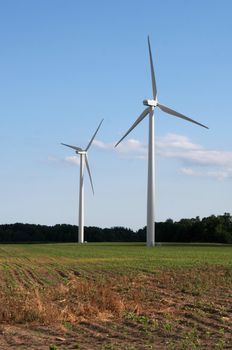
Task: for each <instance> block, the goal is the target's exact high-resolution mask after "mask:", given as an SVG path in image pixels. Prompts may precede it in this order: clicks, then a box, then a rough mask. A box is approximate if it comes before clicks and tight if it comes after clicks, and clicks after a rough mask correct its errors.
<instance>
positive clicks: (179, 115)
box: [157, 103, 209, 129]
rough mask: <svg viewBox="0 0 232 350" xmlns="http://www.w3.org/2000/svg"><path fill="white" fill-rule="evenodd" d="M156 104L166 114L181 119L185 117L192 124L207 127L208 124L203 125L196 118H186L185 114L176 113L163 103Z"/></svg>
mask: <svg viewBox="0 0 232 350" xmlns="http://www.w3.org/2000/svg"><path fill="white" fill-rule="evenodd" d="M157 106H158V107H159V108H160V109H161V110H162V111H163V112H165V113H168V114H171V115H174V116H175V117H178V118H181V119H185V120H187V121H188V122H191V123H194V124H197V125H200V126H202V127H203V128H206V129H209V128H208V126H205V125H203V124H201V123H198V122H197V121H196V120H193V119H191V118H188V117H186V116H185V115H183V114H181V113H178V112H176V111H174V110H173V109H171V108H168V107H166V106H164V105H161V104H160V103H158V104H157Z"/></svg>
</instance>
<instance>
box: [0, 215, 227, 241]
mask: <svg viewBox="0 0 232 350" xmlns="http://www.w3.org/2000/svg"><path fill="white" fill-rule="evenodd" d="M155 229H156V242H184V243H191V242H199V243H230V244H232V216H231V215H230V214H229V213H224V214H223V215H218V216H215V215H211V216H209V217H205V218H202V219H200V218H199V217H196V218H192V219H181V220H179V221H173V220H172V219H167V220H166V221H165V222H157V223H155ZM77 239H78V227H77V226H75V225H67V224H62V225H54V226H45V225H35V224H22V223H15V224H5V225H0V242H1V243H23V242H30V243H33V242H77ZM85 240H86V241H88V242H145V241H146V227H144V228H142V229H139V230H137V231H133V230H131V229H129V228H125V227H111V228H99V227H93V226H90V227H85Z"/></svg>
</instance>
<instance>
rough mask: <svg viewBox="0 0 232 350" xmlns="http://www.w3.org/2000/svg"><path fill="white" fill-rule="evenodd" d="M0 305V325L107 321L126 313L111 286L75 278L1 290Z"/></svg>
mask: <svg viewBox="0 0 232 350" xmlns="http://www.w3.org/2000/svg"><path fill="white" fill-rule="evenodd" d="M0 304H1V309H0V322H7V323H12V322H13V323H24V322H32V321H39V322H42V323H44V324H48V323H52V322H57V321H68V322H78V321H80V320H83V319H93V318H97V319H108V318H111V317H112V316H113V315H114V316H120V315H121V314H122V313H123V311H124V310H125V306H124V302H123V299H122V298H121V297H120V295H119V294H118V293H116V292H115V291H113V290H112V288H111V285H109V284H108V285H103V284H102V283H98V282H94V281H89V280H79V279H77V278H72V279H71V280H69V282H68V283H66V284H64V283H60V284H58V285H56V286H52V287H51V286H50V287H44V288H38V287H36V288H32V289H26V288H23V287H20V288H14V289H11V290H10V291H8V293H6V291H0Z"/></svg>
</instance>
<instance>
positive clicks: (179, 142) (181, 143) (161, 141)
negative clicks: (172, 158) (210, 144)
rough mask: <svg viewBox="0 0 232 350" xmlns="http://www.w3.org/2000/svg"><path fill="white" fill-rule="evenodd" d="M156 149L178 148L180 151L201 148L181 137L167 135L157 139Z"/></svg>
mask: <svg viewBox="0 0 232 350" xmlns="http://www.w3.org/2000/svg"><path fill="white" fill-rule="evenodd" d="M157 147H158V149H166V148H172V149H173V148H174V149H176V148H179V149H182V150H201V149H202V148H203V147H202V146H200V145H197V144H194V143H192V142H190V140H189V139H188V138H187V137H186V136H183V135H176V134H167V135H166V136H163V137H160V138H158V142H157Z"/></svg>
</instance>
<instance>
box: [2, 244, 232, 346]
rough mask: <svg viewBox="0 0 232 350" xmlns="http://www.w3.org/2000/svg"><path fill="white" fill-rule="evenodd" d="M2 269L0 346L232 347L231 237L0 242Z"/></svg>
mask: <svg viewBox="0 0 232 350" xmlns="http://www.w3.org/2000/svg"><path fill="white" fill-rule="evenodd" d="M0 276H1V279H0V303H1V310H0V321H1V322H2V324H5V325H7V327H8V328H4V329H2V332H3V333H2V334H7V332H8V331H9V332H10V331H11V328H9V327H13V328H12V329H13V330H12V334H16V335H15V336H12V337H13V338H9V337H7V336H6V337H2V338H1V339H0V348H4V349H7V350H8V349H14V348H15V349H28V347H27V346H28V345H25V344H24V345H22V346H21V345H20V344H21V343H19V342H18V339H21V338H22V339H24V338H25V332H26V333H27V335H28V338H30V339H32V338H33V337H35V340H33V342H34V344H32V345H31V348H32V349H36V348H37V345H36V344H37V343H39V344H40V346H39V349H44V350H46V349H48V345H47V344H48V342H49V343H54V344H56V346H57V347H58V349H59V350H60V349H65V350H66V349H74V348H79V349H99V350H105V349H113V350H114V349H116V350H118V349H167V350H172V349H177V350H180V349H183V350H184V349H187V350H188V349H189V350H192V349H204V348H205V347H207V348H208V349H215V350H216V349H231V348H232V336H231V334H232V310H231V304H232V246H229V245H197V244H193V245H186V244H182V245H181V244H178V245H159V246H158V247H155V248H147V247H146V246H145V245H144V244H137V243H135V244H132V243H131V244H130V243H124V244H123V243H121V244H116V243H115V244H114V243H97V244H94V243H88V244H84V245H78V244H74V243H72V244H2V245H0ZM16 325H17V326H16ZM28 325H30V326H28ZM41 327H44V328H43V329H44V333H45V334H46V336H45V335H43V336H42V335H41V329H42V328H41ZM38 329H39V331H38ZM55 330H56V331H55ZM42 333H43V332H42ZM32 336H33V337H32ZM31 337H32V338H31ZM9 339H11V341H9ZM33 339H34V338H33ZM57 339H58V340H57ZM59 339H63V340H59ZM144 339H146V341H145V340H144ZM7 342H8V343H9V344H8V343H7ZM17 342H18V343H17ZM22 343H23V342H22ZM24 343H25V342H24ZM75 344H76V345H75ZM8 345H9V346H8ZM23 346H24V347H23ZM75 346H76V347H75ZM230 346H231V347H230Z"/></svg>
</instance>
